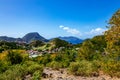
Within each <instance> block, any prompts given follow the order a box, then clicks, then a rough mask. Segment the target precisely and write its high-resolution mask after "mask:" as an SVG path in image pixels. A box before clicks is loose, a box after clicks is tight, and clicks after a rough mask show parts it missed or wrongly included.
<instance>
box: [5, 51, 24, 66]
mask: <svg viewBox="0 0 120 80" xmlns="http://www.w3.org/2000/svg"><path fill="white" fill-rule="evenodd" d="M7 60H8V61H9V62H10V63H11V64H12V65H13V64H20V63H21V62H22V60H23V57H22V56H21V54H20V53H16V52H13V51H9V52H8V54H7Z"/></svg>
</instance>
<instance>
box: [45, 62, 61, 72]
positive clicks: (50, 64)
mask: <svg viewBox="0 0 120 80" xmlns="http://www.w3.org/2000/svg"><path fill="white" fill-rule="evenodd" d="M47 66H48V67H51V68H53V69H57V70H58V69H59V68H62V64H61V63H60V62H57V61H52V62H51V63H49V64H47Z"/></svg>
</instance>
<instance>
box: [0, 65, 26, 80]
mask: <svg viewBox="0 0 120 80" xmlns="http://www.w3.org/2000/svg"><path fill="white" fill-rule="evenodd" d="M25 74H26V68H25V67H24V66H21V65H15V66H12V67H10V68H9V69H8V70H6V71H5V72H4V73H3V74H0V76H2V77H0V80H21V79H22V78H23V76H24V75H25Z"/></svg>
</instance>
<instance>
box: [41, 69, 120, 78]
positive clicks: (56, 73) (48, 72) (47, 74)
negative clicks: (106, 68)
mask: <svg viewBox="0 0 120 80" xmlns="http://www.w3.org/2000/svg"><path fill="white" fill-rule="evenodd" d="M42 80H120V78H119V79H118V78H111V77H109V76H105V75H101V76H99V77H81V76H73V75H70V74H68V73H67V70H66V69H60V70H53V69H51V68H45V69H44V71H43V78H42Z"/></svg>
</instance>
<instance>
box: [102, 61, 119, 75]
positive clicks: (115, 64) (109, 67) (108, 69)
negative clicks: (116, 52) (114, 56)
mask: <svg viewBox="0 0 120 80" xmlns="http://www.w3.org/2000/svg"><path fill="white" fill-rule="evenodd" d="M102 71H103V72H104V73H105V74H108V75H110V76H111V77H114V76H116V77H120V61H114V60H108V61H107V62H103V63H102Z"/></svg>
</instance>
